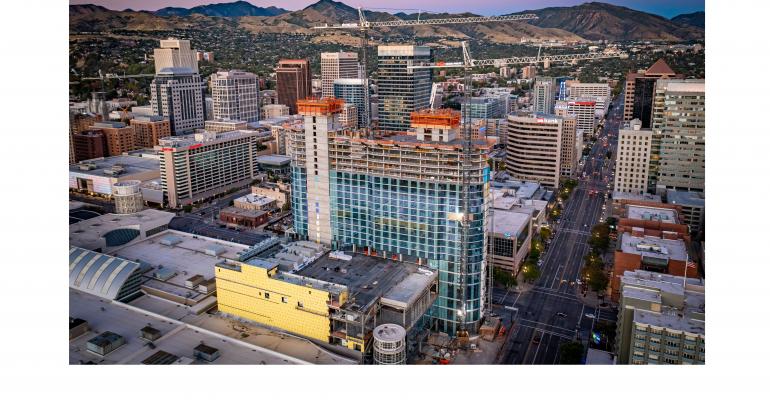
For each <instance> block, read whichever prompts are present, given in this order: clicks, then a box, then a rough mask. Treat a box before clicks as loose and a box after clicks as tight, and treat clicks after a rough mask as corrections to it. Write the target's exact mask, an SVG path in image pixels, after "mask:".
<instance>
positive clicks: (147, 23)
mask: <svg viewBox="0 0 770 400" xmlns="http://www.w3.org/2000/svg"><path fill="white" fill-rule="evenodd" d="M530 12H531V13H534V14H537V15H538V16H539V19H537V20H529V21H519V22H499V23H484V24H467V25H466V24H463V25H449V26H439V25H432V26H419V27H412V28H382V29H376V30H372V31H371V34H372V39H373V40H374V41H375V42H376V41H378V40H391V39H399V38H403V37H406V38H422V39H429V38H433V39H436V40H439V41H445V42H446V41H457V40H464V39H478V40H485V41H489V42H491V43H503V44H513V43H520V42H521V39H522V38H531V39H540V40H543V39H546V40H547V39H555V40H563V41H582V40H665V41H685V40H700V39H703V38H704V28H703V20H704V18H703V15H704V14H703V13H702V12H701V13H700V15H698V13H693V14H685V15H680V16H677V17H674V18H672V19H667V18H664V17H661V16H658V15H654V14H649V13H645V12H641V11H637V10H633V9H630V8H627V7H621V6H616V5H612V4H607V3H598V2H592V3H584V4H581V5H578V6H573V7H549V8H543V9H539V10H530V11H523V12H522V13H530ZM473 15H475V14H471V13H462V14H448V13H447V14H424V13H423V14H422V15H421V18H443V17H461V16H473ZM366 17H367V19H369V20H371V21H383V20H395V19H415V18H417V14H405V13H397V14H390V13H387V12H377V11H366ZM356 21H358V11H357V10H356V9H355V8H353V7H351V6H348V5H347V4H344V3H342V2H337V1H333V0H320V1H318V2H317V3H315V4H311V5H309V6H307V7H305V8H304V9H302V10H297V11H287V10H284V9H282V8H277V7H267V8H263V7H257V6H254V5H252V4H250V3H248V2H245V1H238V2H234V3H219V4H210V5H203V6H197V7H193V8H189V9H186V8H178V7H167V8H163V9H160V10H158V11H155V12H148V11H132V10H124V11H114V10H109V9H107V8H104V7H101V6H95V5H92V4H86V5H70V32H71V33H78V32H110V31H113V30H134V31H145V32H152V31H163V30H172V29H174V28H200V29H204V28H212V27H217V26H219V27H223V26H227V27H237V28H239V29H245V30H247V31H249V32H252V33H254V34H260V33H274V34H314V35H315V36H316V37H315V38H313V39H312V40H313V41H314V42H329V43H345V44H350V43H352V42H354V41H355V35H357V32H355V31H324V32H319V31H314V30H312V29H311V28H312V27H313V26H316V25H321V24H334V23H340V22H356Z"/></svg>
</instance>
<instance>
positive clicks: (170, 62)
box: [153, 38, 198, 74]
mask: <svg viewBox="0 0 770 400" xmlns="http://www.w3.org/2000/svg"><path fill="white" fill-rule="evenodd" d="M153 57H154V58H155V73H156V74H158V73H160V72H161V71H163V70H164V69H166V68H190V69H191V70H192V72H194V73H196V74H197V73H198V58H197V55H196V51H195V50H192V49H190V41H189V40H180V39H172V38H169V39H166V40H161V41H160V48H159V49H155V51H154V53H153Z"/></svg>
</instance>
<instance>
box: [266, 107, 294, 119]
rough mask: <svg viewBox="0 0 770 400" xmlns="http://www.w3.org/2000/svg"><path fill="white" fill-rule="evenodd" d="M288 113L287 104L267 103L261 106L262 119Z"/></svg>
mask: <svg viewBox="0 0 770 400" xmlns="http://www.w3.org/2000/svg"><path fill="white" fill-rule="evenodd" d="M287 115H289V106H286V105H283V104H268V105H266V106H262V119H272V118H278V117H285V116H287Z"/></svg>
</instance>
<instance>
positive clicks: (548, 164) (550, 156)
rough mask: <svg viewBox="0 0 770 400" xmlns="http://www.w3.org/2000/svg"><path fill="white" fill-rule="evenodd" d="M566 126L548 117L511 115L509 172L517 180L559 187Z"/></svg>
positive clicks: (508, 146) (508, 143)
mask: <svg viewBox="0 0 770 400" xmlns="http://www.w3.org/2000/svg"><path fill="white" fill-rule="evenodd" d="M563 123H564V120H563V118H561V117H558V116H555V115H548V114H533V115H530V116H513V115H512V116H509V117H508V137H507V140H506V142H507V143H506V159H505V163H506V171H508V173H510V174H511V176H512V177H513V178H514V179H519V180H524V181H533V182H537V183H540V184H541V185H543V186H548V187H558V186H559V176H560V175H561V149H562V130H563Z"/></svg>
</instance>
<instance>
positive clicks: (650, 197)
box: [612, 190, 661, 203]
mask: <svg viewBox="0 0 770 400" xmlns="http://www.w3.org/2000/svg"><path fill="white" fill-rule="evenodd" d="M612 199H613V200H636V201H652V202H655V203H660V202H661V199H660V196H658V195H656V194H648V193H645V194H633V193H626V192H619V191H617V190H616V191H614V192H612Z"/></svg>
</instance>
